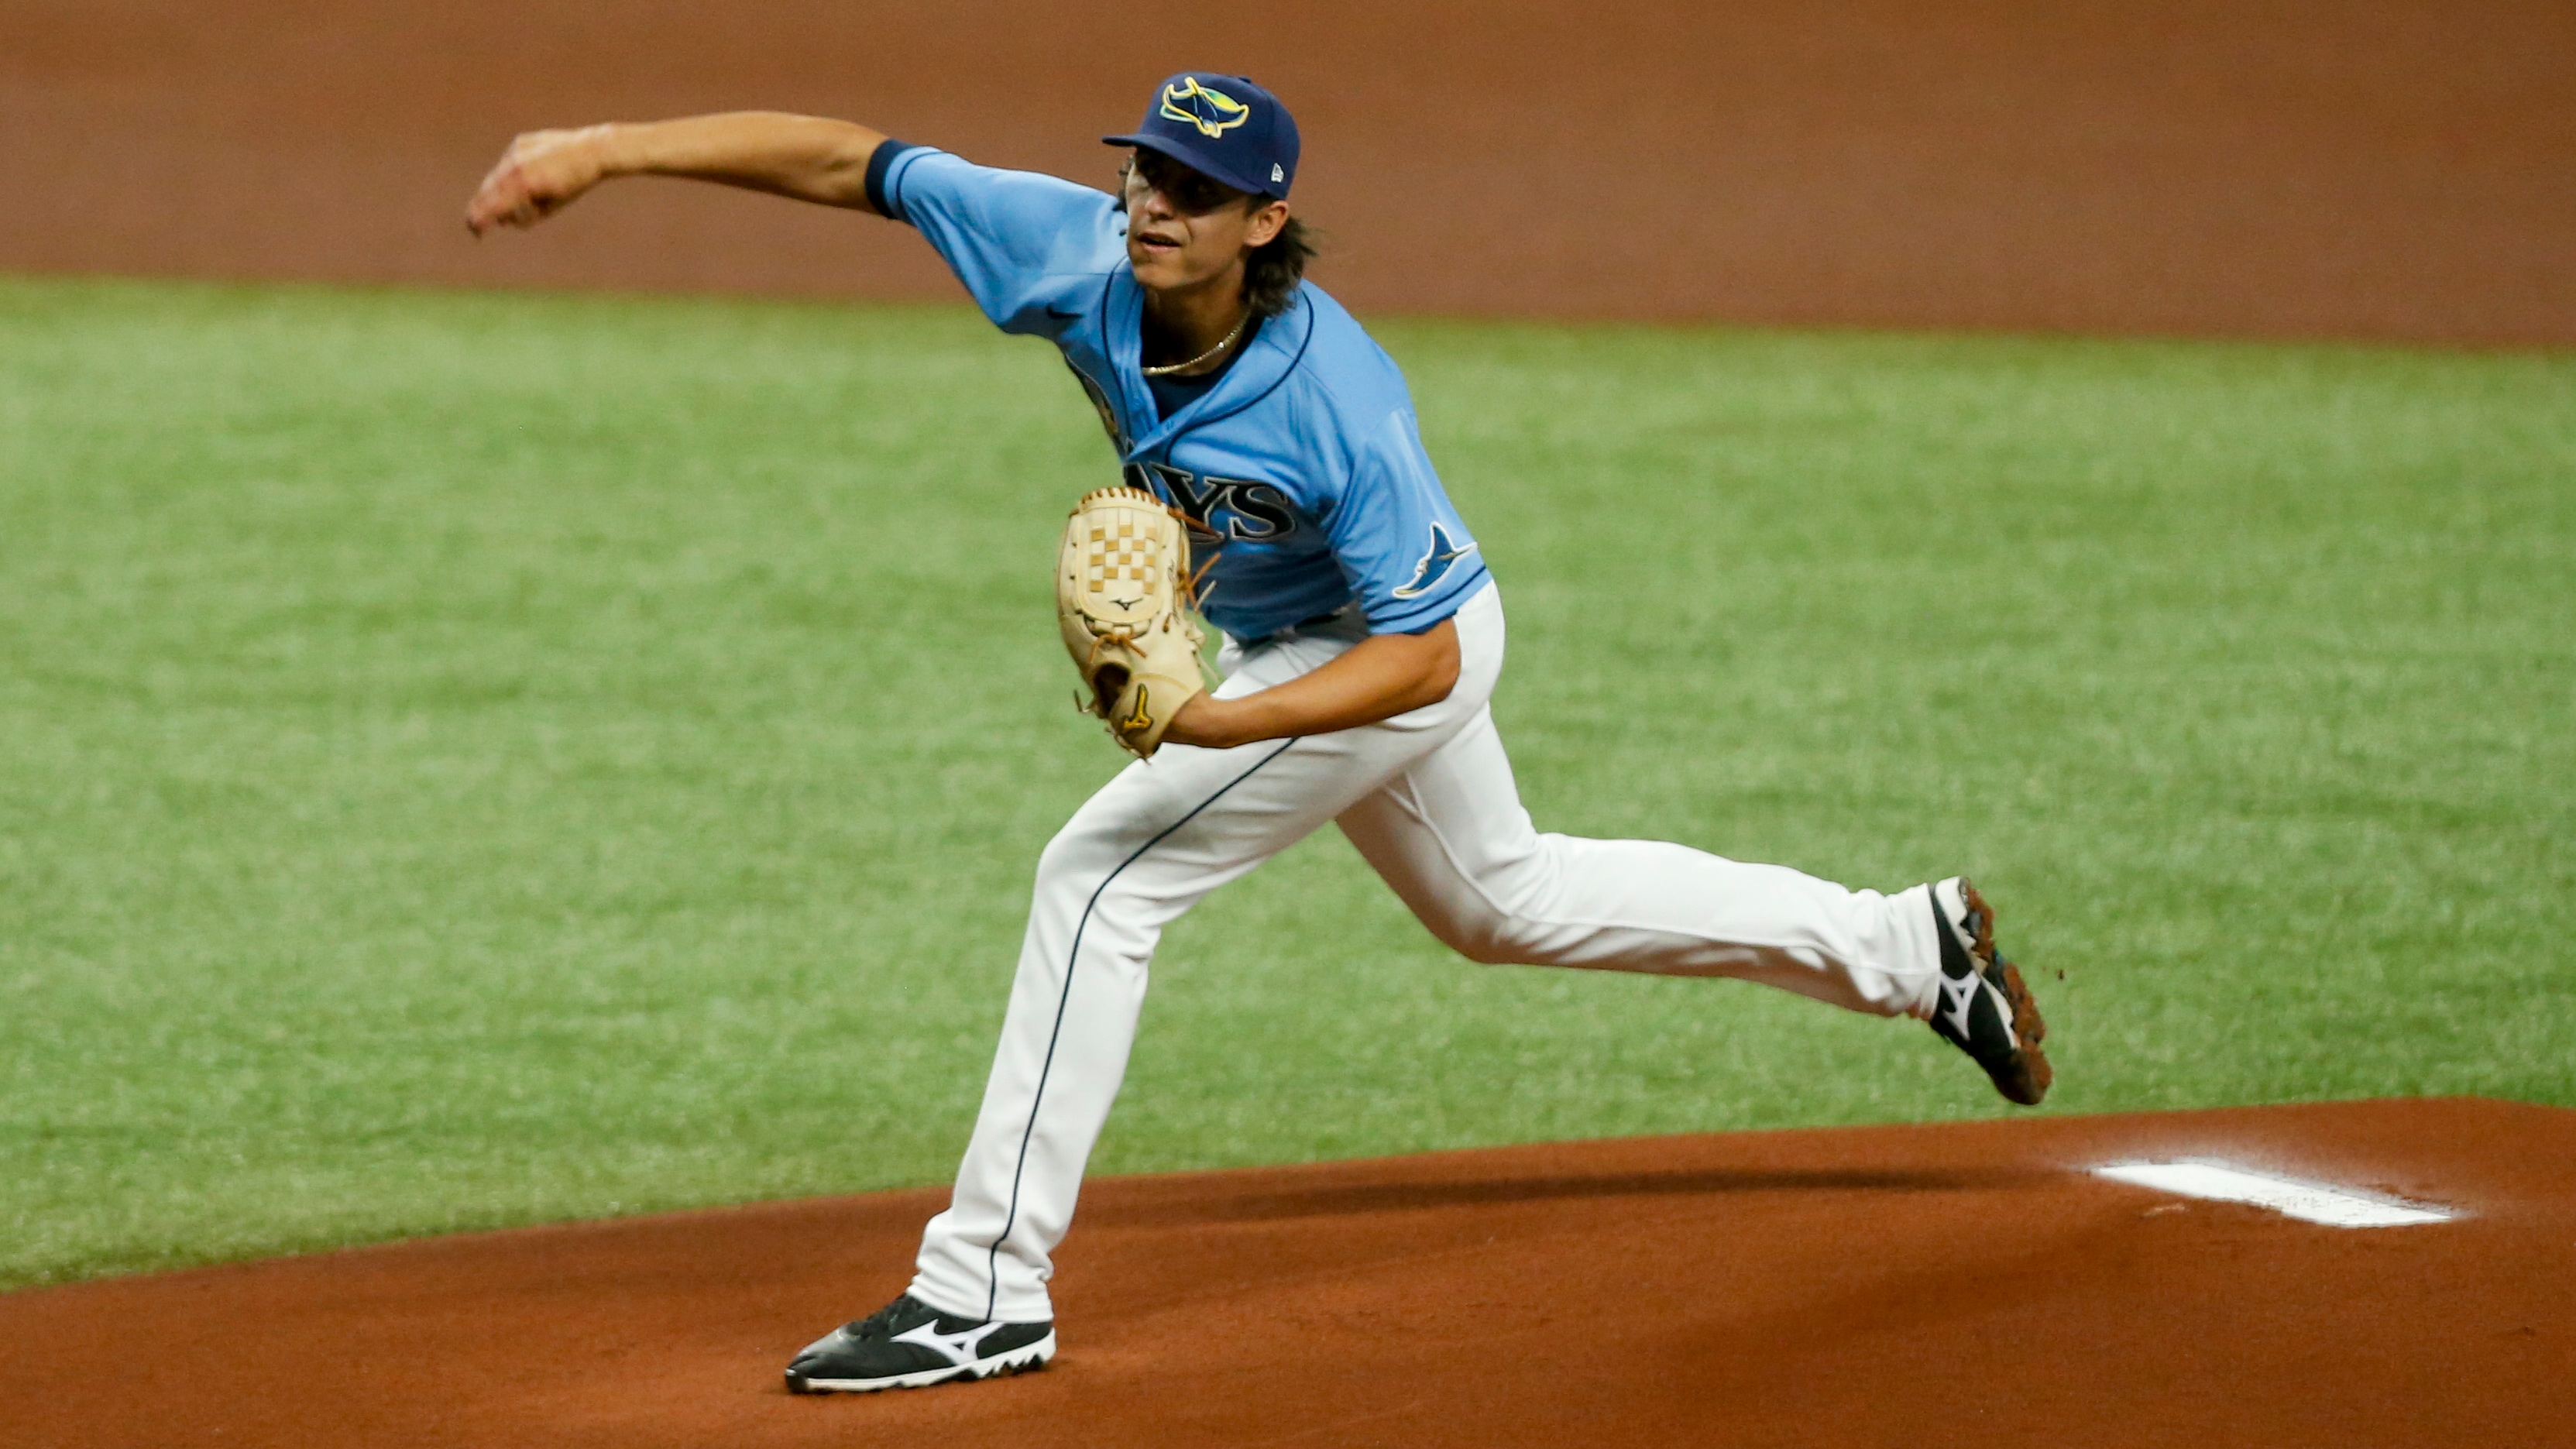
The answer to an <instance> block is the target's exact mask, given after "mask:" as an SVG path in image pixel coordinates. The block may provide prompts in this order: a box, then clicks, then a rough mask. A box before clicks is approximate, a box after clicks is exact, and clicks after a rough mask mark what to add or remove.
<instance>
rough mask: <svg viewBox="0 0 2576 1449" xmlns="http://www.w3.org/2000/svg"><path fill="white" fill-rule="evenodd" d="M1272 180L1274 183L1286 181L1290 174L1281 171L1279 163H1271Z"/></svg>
mask: <svg viewBox="0 0 2576 1449" xmlns="http://www.w3.org/2000/svg"><path fill="white" fill-rule="evenodd" d="M1270 179H1271V180H1273V181H1285V180H1287V179H1288V173H1287V172H1285V171H1282V170H1280V169H1279V163H1278V162H1276V161H1273V162H1271V163H1270Z"/></svg>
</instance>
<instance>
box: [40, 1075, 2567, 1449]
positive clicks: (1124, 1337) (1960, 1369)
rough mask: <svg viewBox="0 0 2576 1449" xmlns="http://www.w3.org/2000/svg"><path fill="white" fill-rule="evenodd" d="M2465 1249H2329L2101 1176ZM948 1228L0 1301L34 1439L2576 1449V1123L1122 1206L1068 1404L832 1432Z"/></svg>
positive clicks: (1079, 1287)
mask: <svg viewBox="0 0 2576 1449" xmlns="http://www.w3.org/2000/svg"><path fill="white" fill-rule="evenodd" d="M2139 1158H2158V1159H2161V1158H2196V1159H2207V1160H2215V1161H2225V1162H2229V1163H2233V1164H2236V1165H2238V1166H2241V1167H2247V1168H2252V1169H2256V1170H2260V1171H2266V1172H2271V1173H2277V1174H2282V1175H2287V1176H2291V1177H2296V1178H2301V1179H2306V1180H2309V1181H2315V1182H2327V1183H2334V1184H2341V1185H2344V1186H2348V1187H2352V1188H2356V1189H2360V1190H2362V1191H2364V1192H2368V1193H2375V1194H2381V1195H2386V1196H2391V1197H2397V1198H2406V1199H2413V1200H2417V1201H2421V1202H2429V1203H2435V1204H2440V1205H2443V1206H2446V1207H2450V1208H2453V1209H2456V1210H2458V1211H2459V1212H2460V1214H2461V1216H2459V1217H2457V1218H2456V1219H2454V1220H2452V1221H2449V1222H2444V1223H2439V1224H2434V1225H2430V1226H2411V1227H2394V1228H2377V1229H2358V1228H2336V1227H2324V1226H2318V1225H2314V1224H2311V1223H2308V1222H2304V1221H2299V1220H2297V1219H2294V1218H2290V1217H2285V1216H2282V1215H2280V1214H2278V1213H2275V1212H2271V1211H2267V1210H2265V1209H2261V1208H2256V1207H2250V1206H2239V1205H2235V1204H2229V1203H2220V1202H2210V1201H2204V1200H2198V1199H2190V1198H2180V1197H2174V1196H2171V1195H2169V1194H2166V1193H2161V1192H2157V1191H2153V1190H2150V1189H2145V1188H2139V1187H2133V1186H2127V1185H2123V1184H2121V1183H2117V1182H2111V1181H2106V1180H2103V1179H2101V1178H2097V1177H2094V1176H2092V1175H2090V1174H2089V1173H2087V1172H2086V1171H2085V1169H2087V1168H2089V1167H2093V1166H2097V1165H2101V1164H2104V1163H2107V1162H2113V1161H2119V1160H2127V1159H2139ZM943 1197H944V1195H943V1194H941V1193H934V1192H905V1193H887V1194H879V1195H875V1196H870V1197H857V1198H846V1199H839V1200H832V1201H820V1202H799V1203H785V1204H778V1205H774V1206H765V1207H754V1208H744V1209H737V1210H729V1211H720V1212H706V1213H691V1214H685V1215H679V1216H672V1217H662V1218H646V1219H630V1220H627V1221H622V1222H614V1223H604V1224H597V1225H585V1226H576V1227H561V1228H539V1229H531V1230H526V1231H520V1232H508V1233H494V1234H486V1235H481V1236H475V1237H465V1238H451V1239H442V1240H435V1241H426V1242H417V1243H405V1244H397V1245H394V1246H391V1247H384V1248H372V1249H366V1250H361V1251H353V1252H345V1253H334V1254H327V1255H322V1256H316V1257H310V1258H300V1259H289V1260H283V1261H278V1262H269V1263H253V1264H247V1265H241V1266H236V1267H228V1268H216V1269H209V1270H204V1271H199V1272H190V1273H177V1274H170V1275H167V1276H162V1277H154V1278H139V1279H126V1280H121V1281H108V1282H99V1283H86V1284H78V1285H74V1286H71V1287H66V1288H59V1289H48V1290H44V1291H39V1292H30V1293H20V1294H15V1295H11V1296H9V1297H6V1298H0V1342H5V1343H6V1345H7V1349H6V1352H5V1354H0V1423H6V1424H7V1425H8V1431H9V1432H8V1434H7V1436H6V1437H7V1439H8V1442H9V1443H11V1444H13V1445H107V1444H115V1445H152V1446H156V1449H161V1446H171V1445H181V1444H294V1445H301V1446H313V1449H323V1446H332V1445H342V1444H347V1445H360V1444H364V1445H369V1446H378V1449H387V1446H397V1445H439V1446H447V1449H457V1446H471V1445H513V1446H518V1445H549V1446H551V1445H616V1446H621V1449H635V1446H653V1445H689V1446H708V1445H770V1444H779V1445H802V1444H816V1445H823V1444H829V1445H835V1446H849V1445H879V1444H883V1445H903V1446H906V1449H963V1446H968V1445H986V1444H990V1445H1005V1446H1009V1445H1040V1444H1043V1445H1051V1446H1052V1445H1102V1446H1113V1445H1114V1446H1147V1449H1178V1446H1183V1445H1228V1446H1234V1445H1251V1444H1312V1445H1359V1444H1385V1445H1404V1446H1446V1445H1458V1446H1469V1445H1472V1446H1477V1449H1493V1446H1503V1445H1539V1444H1547V1445H1555V1444H1564V1443H1580V1444H1597V1445H1631V1444H1716V1443H1727V1444H1766V1445H1767V1444H1815V1445H1854V1446H1859V1445H1871V1446H1883V1445H1900V1446H1906V1449H1913V1446H1919V1445H1931V1444H1950V1443H1962V1444H1976V1445H1979V1446H1994V1445H2017V1444H2049V1445H2054V1446H2078V1445H2141V1444H2184V1445H2189V1446H2192V1449H2218V1446H2229V1445H2263V1446H2276V1445H2289V1444H2328V1443H2354V1444H2362V1443H2368V1444H2400V1443H2402V1444H2408V1445H2416V1446H2426V1445H2443V1444H2458V1445H2476V1446H2480V1449H2492V1446H2495V1445H2499V1444H2538V1443H2544V1442H2553V1443H2554V1442H2565V1438H2564V1436H2565V1435H2567V1434H2568V1433H2569V1432H2570V1429H2569V1425H2570V1420H2569V1419H2568V1417H2567V1399H2566V1397H2565V1386H2566V1385H2567V1384H2568V1383H2569V1382H2570V1381H2571V1378H2576V1290H2571V1285H2576V1112H2569V1111H2564V1110H2559V1109H2552V1108H2544V1107H2531V1106H2523V1105H2518V1104H2514V1103H2507V1102H2494V1101H2483V1100H2475V1099H2468V1100H2446V1101H2392V1102H2361V1103H2337V1104H2330V1105H2323V1106H2308V1107H2290V1108H2267V1109H2249V1110H2242V1111H2226V1112H2198V1113H2181V1114H2171V1115H2161V1116H2144V1117H2092V1118H2075V1117H2070V1118H2047V1117H2040V1118H2027V1119H2020V1120H2014V1121H1999V1122H1984V1123H1974V1124H1965V1125H1956V1126H1941V1127H1910V1128H1909V1127H1884V1128H1860V1129H1847V1130H1835V1131H1809V1132H1771V1133H1742V1134H1735V1135H1728V1136H1704V1137H1673V1138H1655V1139H1640V1140H1634V1141H1620V1142H1581V1143H1571V1144H1563V1145H1552V1146H1540V1147H1521V1148H1509V1149H1503V1150H1498V1151H1489V1152H1458V1153H1444V1154H1439V1155H1435V1156H1427V1157H1413V1158H1400V1159H1393V1160H1387V1161H1377V1162H1354V1163H1336V1164H1328V1165H1324V1166H1316V1167H1291V1168H1274V1169H1263V1170H1258V1171H1247V1172H1221V1173H1202V1174H1190V1175H1183V1176H1173V1177H1153V1178H1130V1179H1124V1180H1104V1181H1101V1182H1098V1183H1095V1184H1093V1185H1092V1186H1091V1187H1090V1188H1088V1189H1087V1190H1086V1192H1085V1194H1084V1199H1083V1207H1082V1218H1081V1221H1080V1223H1079V1225H1078V1226H1077V1227H1076V1229H1075V1232H1074V1235H1073V1238H1072V1240H1071V1242H1069V1243H1068V1244H1067V1246H1066V1248H1065V1251H1064V1254H1063V1257H1062V1261H1061V1268H1062V1273H1061V1275H1060V1282H1059V1285H1058V1295H1057V1308H1058V1313H1059V1319H1058V1327H1059V1332H1060V1335H1061V1338H1062V1342H1063V1352H1062V1354H1061V1356H1060V1357H1059V1358H1058V1359H1057V1360H1056V1363H1055V1365H1054V1367H1052V1368H1051V1369H1049V1370H1048V1371H1047V1372H1045V1373H1041V1374H1033V1375H1029V1376H1026V1377H1022V1378H1016V1379H1006V1380H999V1381H995V1382H990V1383H981V1384H967V1385H951V1386H947V1387H942V1388H936V1389H926V1390H918V1391H913V1392H908V1393H892V1394H873V1395H864V1396H829V1397H810V1398H799V1397H790V1396H789V1395H787V1394H786V1393H785V1392H783V1390H782V1388H781V1384H780V1376H779V1374H780V1369H781V1368H782V1367H783V1366H784V1365H785V1363H786V1360H787V1357H788V1355H789V1354H790V1353H792V1352H793V1351H794V1350H795V1349H796V1348H798V1347H800V1346H801V1345H803V1344H804V1343H805V1342H806V1341H807V1340H808V1339H810V1338H813V1337H814V1336H816V1335H817V1334H819V1333H821V1332H823V1331H824V1330H825V1329H827V1328H829V1327H830V1326H831V1325H832V1324H834V1323H836V1322H838V1321H840V1320H843V1319H847V1318H853V1317H856V1316H858V1315H860V1314H862V1313H865V1312H867V1311H869V1310H872V1309H874V1308H876V1307H877V1306H878V1305H879V1304H880V1303H882V1302H883V1301H884V1300H886V1299H887V1298H890V1297H892V1296H893V1295H894V1294H895V1293H896V1292H897V1291H899V1290H900V1289H901V1288H902V1286H903V1284H904V1281H905V1278H906V1277H907V1268H908V1265H909V1263H910V1260H911V1256H912V1251H913V1248H914V1244H915V1238H916V1235H917V1234H918V1233H919V1231H920V1228H921V1223H922V1220H923V1219H924V1218H926V1217H927V1216H928V1215H929V1214H930V1213H931V1212H932V1211H934V1210H935V1209H936V1208H937V1207H938V1206H940V1204H941V1202H942V1200H943Z"/></svg>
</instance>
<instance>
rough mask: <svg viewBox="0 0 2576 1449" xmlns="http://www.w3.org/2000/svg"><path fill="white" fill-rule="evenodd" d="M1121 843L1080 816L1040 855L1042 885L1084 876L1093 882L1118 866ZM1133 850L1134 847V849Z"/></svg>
mask: <svg viewBox="0 0 2576 1449" xmlns="http://www.w3.org/2000/svg"><path fill="white" fill-rule="evenodd" d="M1119 845H1120V841H1119V840H1118V839H1117V838H1116V837H1115V835H1114V834H1113V833H1112V832H1111V831H1108V830H1105V829H1099V828H1095V827H1093V826H1091V825H1090V824H1088V823H1087V822H1086V821H1085V820H1084V819H1083V817H1082V816H1080V815H1076V816H1075V817H1074V818H1073V819H1072V820H1071V821H1069V822H1067V823H1066V825H1065V827H1064V828H1063V829H1062V830H1059V831H1057V832H1056V833H1055V838H1054V839H1053V840H1050V841H1048V842H1047V843H1046V849H1044V850H1042V851H1039V852H1038V885H1039V887H1040V888H1041V889H1043V888H1044V887H1045V886H1046V885H1048V884H1049V883H1050V882H1054V881H1062V880H1065V879H1067V878H1068V877H1080V878H1083V879H1087V880H1090V881H1093V882H1095V883H1096V882H1098V881H1099V880H1100V878H1101V877H1102V876H1103V875H1105V874H1107V873H1108V872H1109V871H1110V870H1113V869H1115V868H1116V867H1117V864H1118V860H1119V854H1120V852H1119ZM1131 848H1132V847H1131Z"/></svg>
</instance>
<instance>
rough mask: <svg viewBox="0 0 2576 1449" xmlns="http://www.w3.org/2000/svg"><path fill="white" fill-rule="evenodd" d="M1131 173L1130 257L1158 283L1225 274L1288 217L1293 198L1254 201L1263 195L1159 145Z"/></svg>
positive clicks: (1143, 276)
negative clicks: (1213, 175)
mask: <svg viewBox="0 0 2576 1449" xmlns="http://www.w3.org/2000/svg"><path fill="white" fill-rule="evenodd" d="M1124 181H1125V186H1126V194H1127V260H1128V262H1129V263H1130V264H1132V265H1133V266H1134V267H1135V269H1136V280H1137V281H1138V282H1139V283H1141V284H1142V285H1144V286H1146V287H1150V288H1152V289H1154V290H1156V291H1168V290H1172V289H1175V288H1185V287H1192V286H1196V285H1199V284H1201V283H1204V282H1207V281H1209V280H1211V279H1214V278H1217V277H1221V276H1224V275H1225V274H1226V273H1227V272H1228V271H1229V270H1230V269H1232V268H1234V267H1236V266H1238V265H1240V264H1241V262H1242V260H1243V255H1244V253H1246V252H1248V251H1250V250H1251V249H1253V248H1254V247H1257V246H1260V245H1262V244H1264V243H1266V242H1268V241H1269V240H1270V239H1271V238H1273V237H1275V236H1277V235H1279V228H1280V227H1282V226H1285V225H1286V224H1287V221H1288V203H1286V202H1284V201H1273V202H1269V203H1267V204H1263V205H1254V204H1253V203H1254V202H1256V201H1258V200H1259V198H1257V197H1254V196H1252V195H1250V194H1249V193H1246V192H1241V191H1237V190H1235V189H1234V188H1233V187H1231V186H1228V185H1226V184H1225V183H1224V182H1221V181H1218V180H1215V179H1213V178H1211V177H1208V176H1204V175H1201V174H1200V173H1199V172H1196V171H1193V170H1191V169H1190V168H1189V167H1187V166H1184V165H1182V164H1181V163H1180V162H1178V161H1175V160H1173V159H1171V158H1170V157H1168V156H1164V155H1161V154H1160V153H1157V152H1153V151H1138V152H1137V153H1136V154H1135V156H1134V158H1133V159H1131V160H1130V161H1129V163H1128V165H1127V169H1126V172H1125V176H1124Z"/></svg>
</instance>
